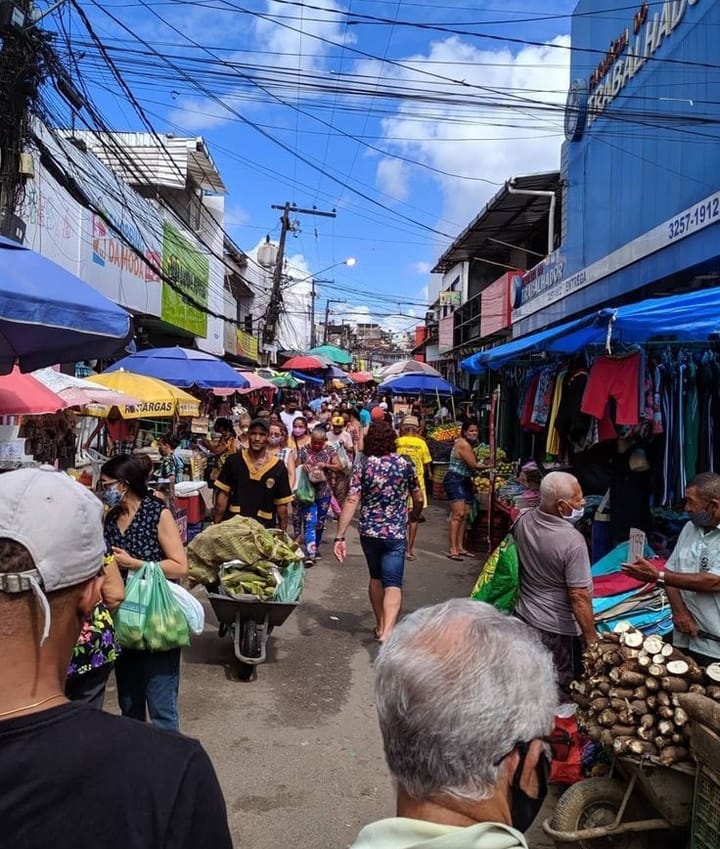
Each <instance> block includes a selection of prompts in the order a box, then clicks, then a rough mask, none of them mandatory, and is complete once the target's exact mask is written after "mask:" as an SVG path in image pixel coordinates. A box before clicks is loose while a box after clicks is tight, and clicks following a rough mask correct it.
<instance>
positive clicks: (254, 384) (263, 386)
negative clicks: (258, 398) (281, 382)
mask: <svg viewBox="0 0 720 849" xmlns="http://www.w3.org/2000/svg"><path fill="white" fill-rule="evenodd" d="M235 371H237V372H238V374H241V375H242V376H243V377H244V378H245V380H247V382H248V383H249V386H248V387H247V388H246V389H231V388H230V387H221V388H219V389H213V394H214V395H233V394H234V393H235V392H237V393H238V394H239V395H247V394H248V393H249V392H258V391H260V390H265V391H269V392H276V391H277V386H275V384H274V383H270V381H269V380H265V378H264V377H260V375H259V374H255V373H254V372H252V371H241V370H240V369H235Z"/></svg>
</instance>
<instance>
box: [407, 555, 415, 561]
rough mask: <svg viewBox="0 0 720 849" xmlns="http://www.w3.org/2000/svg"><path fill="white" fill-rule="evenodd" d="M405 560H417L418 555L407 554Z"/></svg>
mask: <svg viewBox="0 0 720 849" xmlns="http://www.w3.org/2000/svg"><path fill="white" fill-rule="evenodd" d="M405 559H406V560H417V555H416V554H406V555H405Z"/></svg>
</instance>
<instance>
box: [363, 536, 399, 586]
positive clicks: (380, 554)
mask: <svg viewBox="0 0 720 849" xmlns="http://www.w3.org/2000/svg"><path fill="white" fill-rule="evenodd" d="M360 545H361V547H362V550H363V554H364V555H365V559H366V560H367V565H368V571H369V572H370V577H371V578H373V580H376V581H382V585H383V587H384V588H385V589H387V588H388V587H397V588H398V589H401V588H402V585H403V573H404V571H405V552H406V551H407V540H406V539H405V537H403V538H402V539H384V538H383V537H368V536H361V537H360Z"/></svg>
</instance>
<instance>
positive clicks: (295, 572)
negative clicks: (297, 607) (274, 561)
mask: <svg viewBox="0 0 720 849" xmlns="http://www.w3.org/2000/svg"><path fill="white" fill-rule="evenodd" d="M282 576H283V580H282V583H281V584H280V585H279V586H278V588H277V591H276V592H275V597H274V598H273V601H284V602H292V601H298V600H299V599H300V596H301V595H302V591H303V586H304V584H305V567H304V566H303V564H302V561H300V562H299V563H291V564H290V565H289V566H287V567H286V568H285V569H283V570H282Z"/></svg>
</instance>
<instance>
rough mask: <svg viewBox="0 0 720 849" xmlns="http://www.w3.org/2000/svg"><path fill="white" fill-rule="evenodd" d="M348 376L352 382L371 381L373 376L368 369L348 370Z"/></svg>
mask: <svg viewBox="0 0 720 849" xmlns="http://www.w3.org/2000/svg"><path fill="white" fill-rule="evenodd" d="M348 377H349V378H350V380H352V382H353V383H372V382H373V381H374V380H375V376H374V375H373V374H372V373H371V372H369V371H350V372H348Z"/></svg>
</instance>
